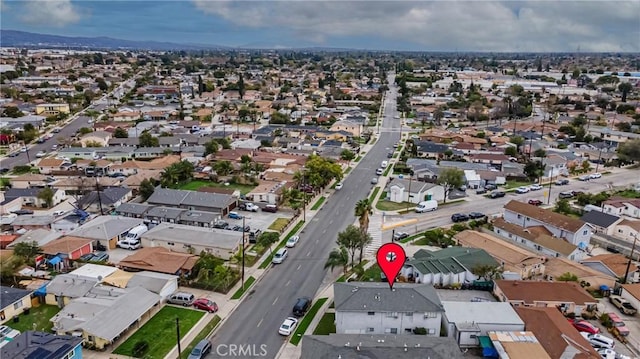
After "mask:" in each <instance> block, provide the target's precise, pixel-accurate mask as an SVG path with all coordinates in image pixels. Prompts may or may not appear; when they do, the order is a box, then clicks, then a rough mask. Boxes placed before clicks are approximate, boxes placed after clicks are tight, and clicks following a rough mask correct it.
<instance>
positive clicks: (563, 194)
mask: <svg viewBox="0 0 640 359" xmlns="http://www.w3.org/2000/svg"><path fill="white" fill-rule="evenodd" d="M558 198H560V199H569V198H573V193H571V192H566V191H565V192H560V193H559V194H558Z"/></svg>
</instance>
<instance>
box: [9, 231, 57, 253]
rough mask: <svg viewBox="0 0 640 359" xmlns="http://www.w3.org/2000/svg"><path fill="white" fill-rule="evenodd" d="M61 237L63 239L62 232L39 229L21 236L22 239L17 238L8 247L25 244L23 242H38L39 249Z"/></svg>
mask: <svg viewBox="0 0 640 359" xmlns="http://www.w3.org/2000/svg"><path fill="white" fill-rule="evenodd" d="M60 237H62V233H60V232H56V231H51V230H48V229H43V228H37V229H34V230H31V231H28V232H26V233H25V234H23V235H21V236H20V237H18V238H16V240H15V241H13V242H11V244H9V245H8V246H7V247H9V248H11V247H13V246H15V245H16V244H18V243H23V242H27V243H31V242H36V243H38V246H39V247H42V246H44V245H45V244H47V243H49V242H51V241H54V240H56V239H58V238H60Z"/></svg>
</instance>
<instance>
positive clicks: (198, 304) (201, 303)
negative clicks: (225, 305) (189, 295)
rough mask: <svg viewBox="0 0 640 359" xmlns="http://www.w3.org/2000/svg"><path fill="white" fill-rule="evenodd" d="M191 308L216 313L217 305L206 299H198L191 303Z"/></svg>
mask: <svg viewBox="0 0 640 359" xmlns="http://www.w3.org/2000/svg"><path fill="white" fill-rule="evenodd" d="M193 307H194V308H196V309H201V310H206V311H207V312H209V313H215V312H217V311H218V304H216V302H214V301H212V300H210V299H207V298H198V299H196V300H194V301H193Z"/></svg>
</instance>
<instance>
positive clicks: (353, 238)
mask: <svg viewBox="0 0 640 359" xmlns="http://www.w3.org/2000/svg"><path fill="white" fill-rule="evenodd" d="M361 236H362V232H360V230H359V229H358V227H356V226H354V225H352V224H350V225H348V226H347V228H345V230H344V231H342V232H340V233H338V239H337V240H336V243H337V244H338V246H340V247H342V248H345V249H346V250H347V252H348V253H349V257H350V263H351V266H352V267H353V266H354V265H355V256H356V251H357V250H358V247H359V244H360V241H361V240H360V237H361Z"/></svg>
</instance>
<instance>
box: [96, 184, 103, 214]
mask: <svg viewBox="0 0 640 359" xmlns="http://www.w3.org/2000/svg"><path fill="white" fill-rule="evenodd" d="M95 178H96V194H97V195H98V206H100V215H101V216H104V212H103V210H102V198H101V197H100V183H99V182H98V176H96V177H95Z"/></svg>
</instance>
